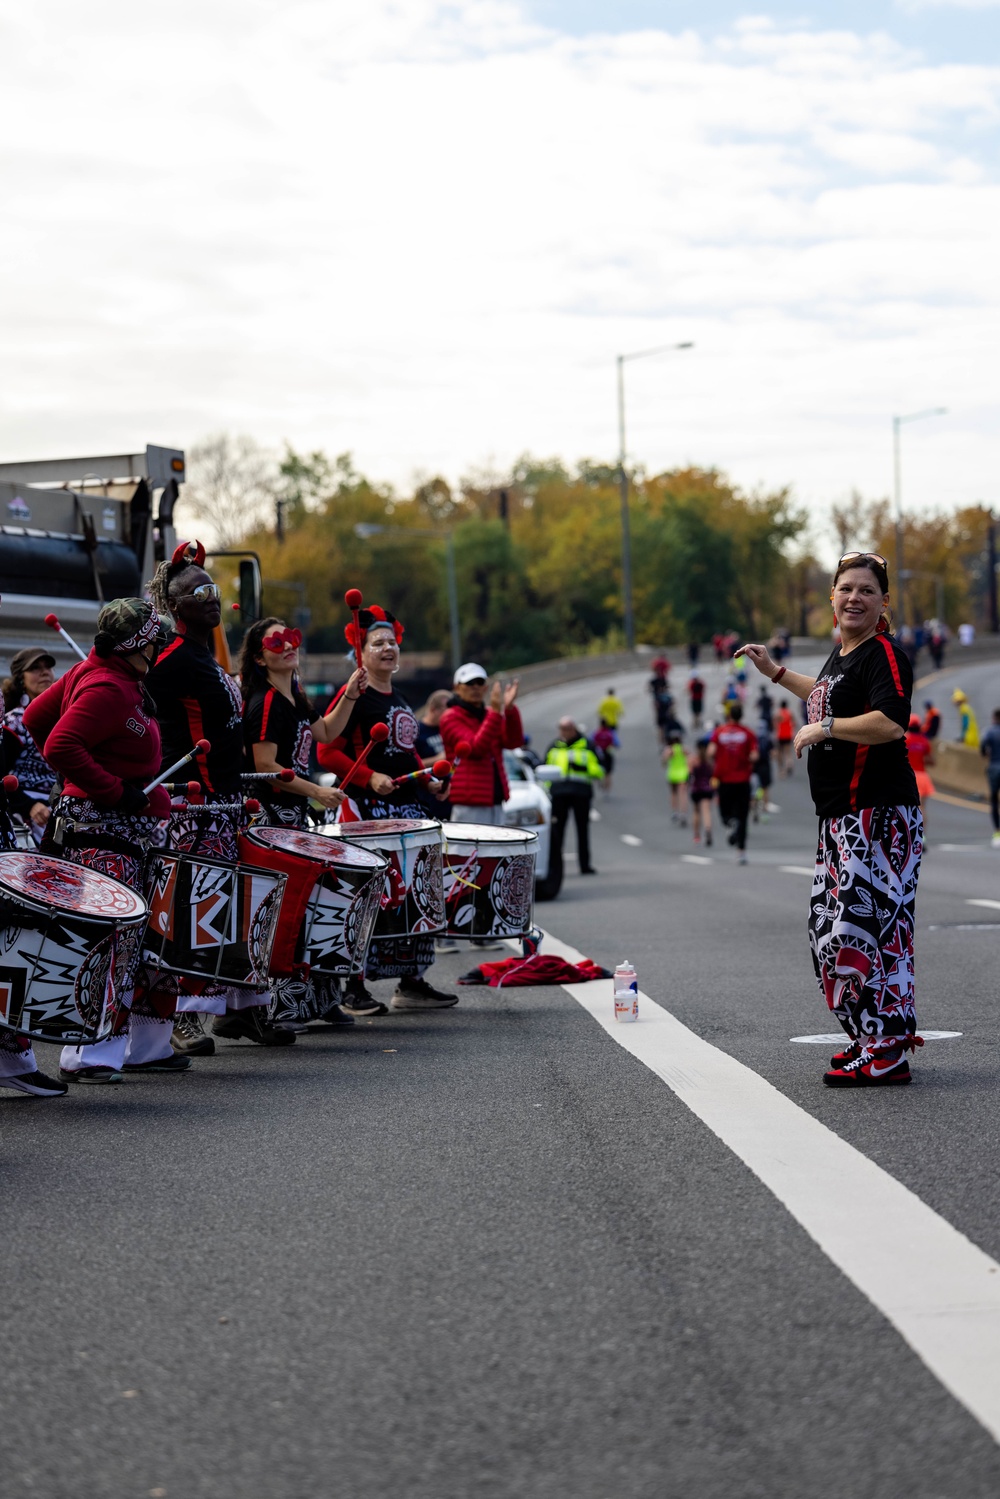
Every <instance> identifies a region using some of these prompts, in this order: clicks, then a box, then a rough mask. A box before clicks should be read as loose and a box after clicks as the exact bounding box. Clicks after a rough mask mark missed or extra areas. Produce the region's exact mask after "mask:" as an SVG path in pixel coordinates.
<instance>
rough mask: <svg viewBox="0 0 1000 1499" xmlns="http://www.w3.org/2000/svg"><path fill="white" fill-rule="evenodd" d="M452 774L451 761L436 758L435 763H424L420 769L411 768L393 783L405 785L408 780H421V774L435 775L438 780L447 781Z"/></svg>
mask: <svg viewBox="0 0 1000 1499" xmlns="http://www.w3.org/2000/svg"><path fill="white" fill-rule="evenodd" d="M450 775H451V761H450V760H435V761H434V764H433V765H423V766H421V768H420V769H419V770H411V771H410V772H409V774H407V775H405V776H397V777H396V779H395V781H394V782H393V785H394V786H405V784H406V782H407V781H419V779H420V777H421V776H433V777H434V779H435V780H436V781H446V780H447V779H448V777H449V776H450Z"/></svg>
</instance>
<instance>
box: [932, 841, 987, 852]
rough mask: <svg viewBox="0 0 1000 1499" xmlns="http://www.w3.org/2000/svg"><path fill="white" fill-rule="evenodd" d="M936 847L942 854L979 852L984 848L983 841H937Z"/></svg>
mask: <svg viewBox="0 0 1000 1499" xmlns="http://www.w3.org/2000/svg"><path fill="white" fill-rule="evenodd" d="M938 848H939V849H940V851H941V853H943V854H981V853H982V852H983V850H984V849H985V848H986V844H985V843H939V844H938Z"/></svg>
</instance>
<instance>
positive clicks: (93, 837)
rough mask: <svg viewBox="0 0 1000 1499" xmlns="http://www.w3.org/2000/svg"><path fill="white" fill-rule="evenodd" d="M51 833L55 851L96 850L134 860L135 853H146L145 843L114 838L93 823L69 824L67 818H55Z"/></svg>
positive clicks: (111, 834) (137, 840)
mask: <svg viewBox="0 0 1000 1499" xmlns="http://www.w3.org/2000/svg"><path fill="white" fill-rule="evenodd" d="M55 821H56V826H55V828H54V830H53V833H52V843H53V846H54V847H55V848H57V849H66V850H69V849H77V848H97V849H100V851H101V852H102V853H107V854H127V855H128V856H129V858H132V859H134V858H135V856H136V854H137V853H145V852H146V844H145V841H140V840H139V839H135V840H129V839H127V838H116V837H115V835H114V834H113V833H107V832H105V831H104V829H103V828H98V827H95V826H94V824H93V823H86V822H71V821H70V819H69V818H68V817H57V818H56V820H55Z"/></svg>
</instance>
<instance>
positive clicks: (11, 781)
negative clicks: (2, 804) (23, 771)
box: [3, 776, 21, 791]
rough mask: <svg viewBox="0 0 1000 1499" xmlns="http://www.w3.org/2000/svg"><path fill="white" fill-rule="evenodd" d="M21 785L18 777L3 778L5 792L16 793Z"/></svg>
mask: <svg viewBox="0 0 1000 1499" xmlns="http://www.w3.org/2000/svg"><path fill="white" fill-rule="evenodd" d="M20 784H21V783H20V781H19V780H18V779H17V776H4V778H3V789H4V790H5V791H16V790H17V788H18V786H20Z"/></svg>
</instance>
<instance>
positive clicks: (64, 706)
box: [24, 651, 170, 817]
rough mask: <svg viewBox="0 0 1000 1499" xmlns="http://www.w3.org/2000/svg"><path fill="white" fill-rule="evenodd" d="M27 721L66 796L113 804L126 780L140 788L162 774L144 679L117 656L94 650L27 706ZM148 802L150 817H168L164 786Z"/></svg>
mask: <svg viewBox="0 0 1000 1499" xmlns="http://www.w3.org/2000/svg"><path fill="white" fill-rule="evenodd" d="M24 722H25V725H26V726H27V729H28V732H29V733H30V735H31V737H32V739H34V741H35V743H36V744H37V746H38V748H39V750H40V751H41V753H42V754H43V755H44V757H45V759H46V760H48V762H49V764H50V765H51V766H53V768H54V769H55V770H58V771H59V772H60V774H61V775H62V777H63V781H64V786H63V789H64V790H65V792H66V795H67V796H82V797H89V798H90V799H91V800H92V801H94V802H96V803H97V805H98V806H100V807H115V806H117V805H118V803H119V802H120V801H121V797H122V790H123V788H124V785H125V782H126V781H129V782H131V783H132V784H133V785H135V786H142V785H143V784H144V783H145V782H146V781H151V780H152V779H153V777H154V776H155V775H158V774H159V770H160V729H159V725H158V724H157V722H156V719H155V718H152V717H151V716H150V715H149V713H148V712H147V710H146V706H145V702H144V696H143V690H142V683H141V682H140V680H139V678H138V677H137V676H136V674H135V672H134V671H133V670H132V668H131V667H130V666H128V665H127V664H126V663H125V662H124V661H122V660H121V659H120V657H117V656H108V657H102V656H98V654H97V652H96V651H91V653H90V655H89V656H88V657H87V659H86V661H81V662H80V664H79V665H78V666H74V667H72V668H71V669H70V670H69V671H68V672H67V673H66V675H65V676H64V677H60V678H59V680H58V682H53V684H52V686H51V687H48V688H46V690H45V691H44V692H43V693H41V694H40V696H38V697H36V698H35V700H34V702H32V703H29V704H28V706H27V707H26V708H25V710H24ZM149 802H150V805H149V807H148V809H147V812H148V815H150V816H152V817H167V816H168V815H169V813H170V796H169V793H168V792H166V791H165V790H164V789H163V787H162V786H158V787H157V788H156V790H155V791H153V792H152V793H151V794H150V798H149Z"/></svg>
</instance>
